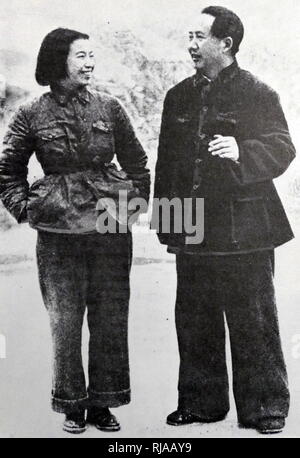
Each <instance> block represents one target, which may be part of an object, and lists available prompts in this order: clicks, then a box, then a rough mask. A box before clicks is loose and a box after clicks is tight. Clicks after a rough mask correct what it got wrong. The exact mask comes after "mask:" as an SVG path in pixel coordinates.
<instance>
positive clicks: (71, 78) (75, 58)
mask: <svg viewBox="0 0 300 458" xmlns="http://www.w3.org/2000/svg"><path fill="white" fill-rule="evenodd" d="M94 66H95V60H94V52H93V49H92V48H91V44H90V41H89V40H84V39H79V40H75V41H73V43H72V44H71V46H70V51H69V54H68V58H67V74H68V78H67V81H68V83H69V84H70V86H72V87H74V88H76V87H82V86H87V85H88V84H89V83H90V80H91V78H92V73H93V70H94Z"/></svg>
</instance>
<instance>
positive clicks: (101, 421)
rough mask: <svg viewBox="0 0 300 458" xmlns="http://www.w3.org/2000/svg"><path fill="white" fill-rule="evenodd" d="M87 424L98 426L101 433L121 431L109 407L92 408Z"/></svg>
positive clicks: (89, 411)
mask: <svg viewBox="0 0 300 458" xmlns="http://www.w3.org/2000/svg"><path fill="white" fill-rule="evenodd" d="M86 421H87V423H89V424H91V425H94V426H96V428H97V429H99V430H100V431H108V432H112V431H120V429H121V426H120V423H119V422H118V420H117V419H116V417H115V416H114V415H113V414H112V413H111V412H110V410H109V408H108V407H101V408H99V407H92V408H90V409H89V410H88V414H87V419H86Z"/></svg>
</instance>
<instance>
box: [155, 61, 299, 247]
mask: <svg viewBox="0 0 300 458" xmlns="http://www.w3.org/2000/svg"><path fill="white" fill-rule="evenodd" d="M217 134H219V135H224V136H233V137H235V139H236V140H237V143H238V146H239V153H240V157H239V161H238V162H237V163H235V162H233V161H231V160H228V159H222V158H219V157H213V156H212V155H211V154H210V153H208V143H209V141H210V140H211V139H213V136H214V135H217ZM294 157H295V148H294V146H293V144H292V141H291V138H290V135H289V131H288V126H287V123H286V120H285V117H284V114H283V111H282V108H281V105H280V102H279V98H278V96H277V94H276V93H275V92H274V91H273V90H272V89H271V88H269V87H268V86H267V85H266V84H264V83H262V82H261V81H259V80H258V79H257V78H255V77H254V76H253V75H252V74H251V73H249V72H247V71H245V70H242V69H240V68H239V67H238V65H237V62H236V61H235V62H234V63H233V64H232V65H230V66H229V67H227V68H226V69H224V70H223V71H222V72H221V73H220V74H219V76H218V78H217V79H216V80H215V81H214V82H213V83H212V84H211V85H208V84H207V81H206V80H205V78H203V77H202V76H201V75H197V74H196V75H194V76H192V77H190V78H187V79H185V80H184V81H182V82H181V83H179V84H178V85H176V86H175V87H173V88H172V89H170V91H169V92H168V93H167V96H166V99H165V103H164V110H163V116H162V125H161V133H160V141H159V150H158V160H157V165H156V177H155V190H154V197H156V198H158V199H161V198H163V197H165V198H168V199H173V198H174V197H179V198H180V199H183V198H190V197H201V198H204V207H205V217H204V241H203V242H202V243H201V244H198V245H189V246H187V245H185V234H177V233H174V231H173V233H172V230H171V233H170V234H165V233H162V228H161V227H160V228H157V232H158V236H159V239H160V241H161V243H163V244H166V245H168V246H169V250H170V251H173V252H175V253H178V252H179V251H182V250H183V251H184V252H189V251H191V252H195V253H199V254H200V253H202V254H205V253H206V254H218V253H220V254H222V253H234V252H243V251H245V252H251V251H256V250H261V249H273V248H274V247H276V246H278V245H281V244H283V243H285V242H287V241H288V240H290V239H292V238H293V233H292V230H291V227H290V225H289V222H288V219H287V217H286V214H285V211H284V209H283V206H282V204H281V201H280V199H279V197H278V194H277V192H276V189H275V186H274V184H273V181H272V180H273V179H274V178H276V177H278V176H279V175H281V174H282V173H283V172H284V171H285V170H286V169H287V168H288V166H289V165H290V163H291V162H292V160H293V159H294Z"/></svg>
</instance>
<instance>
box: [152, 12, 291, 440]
mask: <svg viewBox="0 0 300 458" xmlns="http://www.w3.org/2000/svg"><path fill="white" fill-rule="evenodd" d="M243 34H244V28H243V24H242V22H241V20H240V19H239V18H238V17H237V16H236V15H235V14H234V13H233V12H231V11H229V10H228V9H226V8H223V7H208V8H205V9H204V10H203V11H202V13H201V15H200V16H199V18H198V20H197V27H196V28H194V29H193V30H192V31H191V32H190V33H189V52H190V54H191V57H192V59H193V62H194V66H195V69H196V74H195V75H194V76H192V77H190V78H187V79H185V80H184V81H182V82H181V83H179V84H178V85H176V86H175V87H173V88H172V89H171V90H170V91H169V92H168V93H167V96H166V99H165V103H164V111H163V116H162V126H161V133H160V142H159V151H158V161H157V166H156V181H155V193H154V197H156V198H158V199H161V198H163V197H165V198H168V199H173V198H174V197H177V198H180V199H181V201H182V202H183V199H184V198H192V201H193V202H195V199H196V198H204V240H203V242H202V243H200V244H199V243H198V244H193V243H191V238H190V237H189V238H188V237H186V234H184V233H182V234H178V233H175V232H176V231H174V233H171V232H170V233H168V234H167V233H164V232H163V231H162V229H161V228H157V232H158V236H159V239H160V241H161V243H163V244H166V245H168V251H169V252H171V253H175V254H176V263H177V278H178V284H177V299H176V328H177V335H178V344H179V353H180V371H179V384H178V392H179V400H178V409H177V410H176V411H175V412H173V413H172V414H170V415H169V416H168V418H167V423H168V424H170V425H176V426H177V425H184V424H189V423H194V422H215V421H220V420H222V419H224V418H225V417H226V414H227V412H228V410H229V399H228V376H227V369H226V361H225V329H224V315H225V316H226V321H227V325H228V328H229V334H230V343H231V355H232V366H233V390H234V397H235V402H236V407H237V413H238V421H239V425H240V426H241V427H249V428H254V429H257V430H258V431H259V432H261V433H276V432H280V431H282V429H283V428H284V425H285V418H286V416H287V415H288V409H289V391H288V383H287V374H286V368H285V363H284V359H283V355H282V350H281V343H280V336H279V330H278V322H277V312H276V304H275V297H274V286H273V274H274V248H275V247H277V246H279V245H282V244H283V243H285V242H287V241H289V240H290V239H292V238H293V233H292V230H291V228H290V225H289V222H288V220H287V217H286V215H285V212H284V209H283V207H282V204H281V202H280V199H279V197H278V195H277V192H276V190H275V187H274V184H273V182H272V180H273V179H274V178H276V177H278V176H279V175H281V174H282V173H283V172H284V171H285V170H286V169H287V168H288V166H289V164H290V163H291V161H292V160H293V159H294V157H295V149H294V146H293V144H292V142H291V139H290V135H289V132H288V126H287V123H286V120H285V117H284V114H283V112H282V109H281V106H280V102H279V99H278V96H277V94H276V93H275V92H274V91H273V90H272V89H270V88H269V87H268V86H267V85H265V84H264V83H262V82H261V81H259V80H258V79H257V78H256V77H254V76H253V75H252V74H251V73H249V72H247V71H245V70H242V69H240V68H239V66H238V64H237V61H236V57H235V56H236V54H237V52H238V50H239V45H240V43H241V41H242V39H243ZM194 207H195V206H194ZM194 207H193V208H194ZM175 216H176V215H175ZM194 216H195V215H194Z"/></svg>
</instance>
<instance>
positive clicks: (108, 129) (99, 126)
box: [92, 119, 115, 153]
mask: <svg viewBox="0 0 300 458" xmlns="http://www.w3.org/2000/svg"><path fill="white" fill-rule="evenodd" d="M92 147H93V149H95V151H96V152H98V153H101V152H105V153H108V152H110V153H114V151H115V141H114V133H113V124H112V123H111V122H109V121H104V120H102V119H98V120H96V121H94V122H93V124H92Z"/></svg>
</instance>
